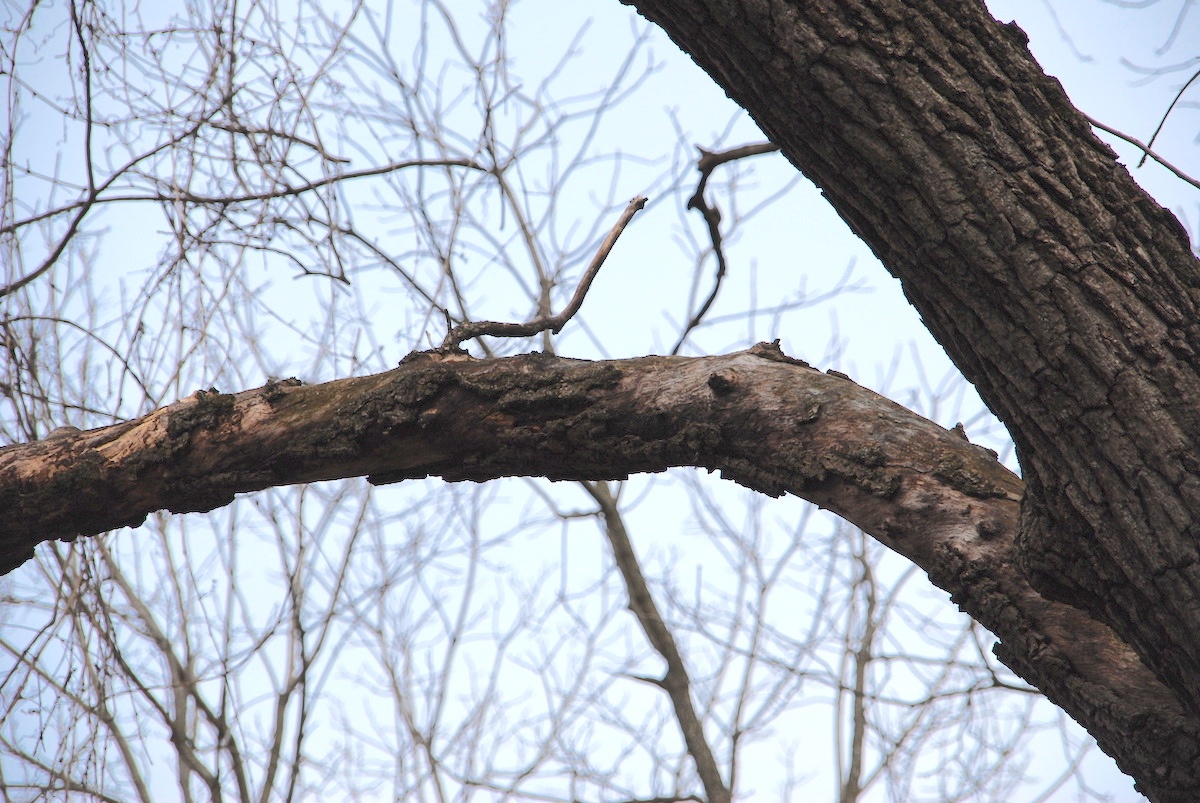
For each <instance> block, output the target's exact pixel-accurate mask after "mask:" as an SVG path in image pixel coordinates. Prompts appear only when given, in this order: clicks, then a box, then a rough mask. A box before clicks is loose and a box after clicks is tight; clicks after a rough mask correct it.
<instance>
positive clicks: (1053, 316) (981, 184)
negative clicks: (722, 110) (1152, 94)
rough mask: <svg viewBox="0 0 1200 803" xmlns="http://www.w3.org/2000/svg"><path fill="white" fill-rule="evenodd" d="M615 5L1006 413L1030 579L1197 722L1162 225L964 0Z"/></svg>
mask: <svg viewBox="0 0 1200 803" xmlns="http://www.w3.org/2000/svg"><path fill="white" fill-rule="evenodd" d="M627 2H629V4H631V5H633V6H635V7H636V8H637V10H638V11H639V12H640V13H641V14H642V15H644V16H645V17H646V18H648V19H650V20H652V21H653V22H655V23H657V24H658V25H660V26H661V27H662V28H664V29H665V30H666V32H667V33H668V34H669V35H670V36H671V37H672V38H673V39H674V40H675V42H676V43H678V44H679V45H680V47H682V48H683V49H684V50H685V51H686V52H687V53H689V54H690V55H691V56H692V58H693V59H695V61H696V62H697V63H698V64H699V65H700V66H701V67H702V68H704V70H705V71H707V72H708V73H709V75H711V76H712V77H713V78H714V79H715V80H716V81H717V82H718V83H719V84H720V85H721V86H722V87H723V88H724V89H725V90H726V91H727V92H728V93H729V94H730V96H731V97H733V98H734V99H735V100H736V101H737V102H738V103H740V104H741V105H742V106H744V107H745V108H746V109H747V110H748V111H749V112H750V114H751V115H752V116H753V117H754V119H755V120H756V121H757V122H758V124H759V125H760V126H761V127H762V129H763V130H764V131H765V132H766V133H767V134H768V136H770V138H771V139H772V140H773V141H774V142H775V143H776V144H778V145H779V146H780V148H781V149H782V151H783V153H784V154H785V155H786V156H787V157H788V158H789V159H790V160H791V161H792V163H793V164H795V165H796V167H797V168H799V169H800V170H801V171H802V172H803V173H804V174H805V175H807V176H808V177H809V178H811V179H812V180H813V181H814V182H816V183H817V184H818V185H819V186H820V187H821V188H822V189H823V190H824V192H825V195H826V196H827V197H828V198H829V200H830V202H831V203H832V204H833V205H834V207H835V208H836V209H837V210H838V212H839V213H840V214H841V215H842V217H843V218H844V219H845V220H846V221H847V222H848V223H849V224H850V226H851V227H852V228H853V229H854V230H855V231H856V232H857V233H858V234H859V235H860V236H862V238H863V239H864V240H865V241H866V242H867V243H868V244H869V245H870V246H871V248H872V249H873V250H874V251H875V253H876V254H877V255H878V256H879V257H880V259H881V260H882V261H883V263H884V264H885V265H886V266H887V268H888V269H889V270H890V271H891V272H892V273H893V274H894V275H895V276H896V277H897V278H899V279H900V281H901V283H902V285H903V287H904V290H905V293H906V294H907V296H908V298H909V299H910V300H911V301H912V303H913V304H914V305H915V306H916V307H917V309H918V310H919V311H920V313H921V315H922V317H923V318H924V320H925V323H926V325H927V326H928V327H929V329H930V330H931V331H932V333H933V334H934V336H935V337H936V338H937V339H938V341H939V342H940V343H941V344H942V345H943V346H944V347H945V348H946V349H947V351H948V352H949V354H950V356H951V357H952V359H953V360H954V361H955V363H956V364H957V365H958V366H959V367H960V368H961V369H962V371H963V372H964V373H965V374H966V375H967V377H968V378H969V379H970V380H971V381H973V382H974V383H975V384H976V386H977V387H978V388H979V391H980V393H981V395H982V396H983V398H984V400H985V401H986V402H987V403H988V405H989V406H990V407H991V408H992V410H993V411H995V413H996V414H997V415H998V416H999V417H1000V418H1001V419H1002V420H1003V421H1004V422H1005V423H1006V424H1007V425H1008V427H1009V430H1010V432H1011V434H1012V436H1013V438H1014V440H1015V441H1016V444H1017V448H1018V456H1019V457H1020V460H1021V465H1022V467H1023V469H1024V473H1025V477H1026V480H1027V482H1028V486H1027V489H1026V493H1025V497H1024V499H1023V502H1022V520H1021V529H1020V534H1019V538H1018V544H1019V553H1020V562H1021V565H1022V566H1023V567H1024V569H1025V571H1026V572H1027V573H1028V576H1029V577H1030V579H1031V580H1032V581H1033V583H1034V585H1035V586H1036V587H1037V588H1038V589H1040V590H1041V591H1042V592H1044V593H1046V594H1048V595H1051V596H1053V597H1054V598H1056V599H1059V600H1064V601H1068V602H1070V603H1071V604H1073V605H1076V606H1079V607H1081V608H1084V609H1085V610H1088V611H1090V612H1092V613H1093V614H1094V615H1095V616H1097V617H1099V618H1100V619H1102V620H1104V621H1105V622H1107V623H1109V624H1110V625H1111V626H1112V627H1113V628H1114V629H1115V630H1116V631H1117V632H1118V633H1119V634H1120V635H1121V637H1122V638H1123V639H1125V640H1126V641H1127V642H1128V643H1129V644H1131V645H1133V646H1134V648H1135V649H1136V650H1137V652H1138V654H1139V655H1140V656H1141V657H1142V659H1143V660H1144V661H1145V662H1146V663H1147V664H1148V665H1149V666H1150V667H1151V668H1152V669H1153V671H1154V672H1155V673H1156V674H1157V675H1158V676H1160V677H1161V678H1163V679H1164V680H1165V681H1166V682H1167V683H1168V684H1169V685H1170V686H1171V687H1172V688H1173V689H1174V690H1175V691H1176V693H1177V694H1178V695H1179V697H1180V699H1181V700H1182V701H1183V703H1184V705H1185V706H1186V707H1187V708H1188V709H1189V710H1190V712H1191V713H1192V715H1198V714H1200V639H1198V638H1197V637H1196V635H1195V634H1196V633H1197V632H1200V515H1198V512H1200V459H1198V458H1197V457H1196V456H1195V444H1196V443H1197V442H1200V407H1198V406H1197V404H1196V401H1195V400H1196V399H1198V398H1200V374H1198V373H1197V350H1198V349H1200V314H1198V313H1200V310H1198V309H1197V301H1198V300H1200V265H1198V263H1197V260H1196V258H1195V256H1194V255H1193V253H1192V251H1191V248H1190V246H1189V243H1188V241H1187V237H1186V234H1185V232H1184V231H1183V229H1182V227H1181V226H1180V225H1179V223H1178V221H1177V220H1176V219H1175V218H1174V217H1173V216H1172V215H1171V214H1170V213H1169V212H1167V211H1166V210H1164V209H1162V208H1161V207H1160V206H1159V205H1158V204H1157V203H1156V202H1154V201H1153V200H1152V199H1151V198H1150V197H1149V196H1148V195H1146V193H1144V192H1143V191H1142V190H1141V189H1140V188H1139V187H1138V186H1137V185H1136V184H1135V183H1134V182H1133V180H1132V179H1131V178H1130V176H1129V174H1128V172H1127V171H1126V170H1125V169H1124V168H1123V167H1122V166H1120V165H1119V164H1117V162H1116V161H1115V157H1114V154H1113V153H1112V151H1111V150H1110V149H1108V148H1107V147H1106V146H1104V145H1103V144H1102V143H1100V142H1099V141H1098V140H1097V139H1096V137H1095V136H1094V135H1093V134H1092V131H1091V128H1090V125H1089V123H1088V120H1087V118H1085V117H1084V116H1083V115H1082V114H1080V113H1079V112H1078V111H1076V110H1075V109H1074V108H1073V107H1072V106H1071V104H1070V102H1069V101H1068V100H1067V97H1066V95H1065V93H1064V92H1063V90H1062V88H1061V86H1060V85H1059V84H1058V82H1057V81H1055V80H1053V79H1051V78H1048V77H1047V76H1046V75H1045V74H1044V73H1043V72H1042V71H1041V69H1040V68H1039V67H1038V65H1037V64H1036V62H1035V61H1034V60H1033V58H1032V57H1031V56H1030V54H1029V52H1028V49H1027V47H1026V41H1027V40H1026V38H1025V36H1024V34H1023V33H1022V32H1021V30H1020V29H1019V28H1017V27H1016V26H1015V25H1001V24H1000V23H998V22H996V21H995V20H994V19H992V18H991V17H990V16H989V15H988V13H987V11H986V9H985V8H984V6H983V4H982V3H981V2H976V0H817V1H816V2H796V0H747V1H746V2H731V1H730V0H627ZM1139 777H1141V778H1142V779H1143V780H1144V781H1146V782H1149V780H1148V776H1145V775H1141V776H1139ZM1198 794H1200V793H1198Z"/></svg>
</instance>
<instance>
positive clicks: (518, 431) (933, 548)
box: [0, 344, 1200, 800]
mask: <svg viewBox="0 0 1200 803" xmlns="http://www.w3.org/2000/svg"><path fill="white" fill-rule="evenodd" d="M679 465H694V466H702V467H705V468H708V469H710V470H719V471H720V472H721V473H722V474H723V475H724V476H726V477H728V478H730V479H733V480H736V481H737V482H740V483H742V484H743V485H746V486H748V487H750V488H754V489H756V490H758V491H761V492H763V493H767V494H771V495H779V494H782V493H793V494H796V495H798V496H802V497H804V498H806V499H809V500H811V501H814V502H816V503H818V504H820V505H822V506H824V507H826V508H828V509H830V510H833V511H835V512H837V513H839V514H840V515H842V516H844V517H846V518H847V519H849V520H850V521H852V522H854V523H855V524H857V525H858V526H859V527H862V528H863V529H864V530H866V531H867V532H869V533H871V534H872V535H874V536H875V537H877V538H878V539H879V540H881V541H883V542H884V543H885V544H887V545H888V546H890V547H891V548H893V549H895V550H896V551H898V552H900V553H901V554H903V555H905V556H907V557H908V558H910V559H912V560H913V561H914V562H916V563H918V564H919V565H920V566H922V567H923V568H924V569H925V570H926V571H927V572H928V573H929V575H930V577H931V579H932V580H933V581H934V582H935V583H936V584H938V585H939V586H941V587H942V588H944V589H946V590H947V591H949V592H950V593H951V596H952V598H953V599H954V601H955V602H957V603H958V604H959V605H960V606H961V607H962V608H963V609H964V610H965V611H967V612H968V613H969V614H971V615H972V616H973V617H975V618H976V619H977V620H978V621H980V622H981V623H983V624H984V625H985V626H987V627H989V628H990V629H991V630H992V631H993V632H994V633H996V635H998V636H999V637H1000V639H1001V644H1000V645H999V647H998V649H997V652H998V654H999V655H1000V656H1001V658H1002V659H1003V660H1004V661H1005V662H1006V663H1008V664H1009V665H1010V666H1011V667H1012V668H1013V669H1014V670H1015V671H1017V672H1018V673H1019V674H1021V675H1022V676H1023V677H1024V678H1026V679H1027V680H1028V681H1030V682H1031V683H1033V684H1035V685H1037V686H1038V687H1039V688H1040V689H1041V690H1042V691H1043V692H1044V693H1045V694H1046V695H1047V696H1048V697H1049V698H1050V699H1051V700H1053V701H1055V702H1056V703H1058V704H1059V705H1061V706H1063V707H1064V708H1065V709H1067V710H1068V711H1070V712H1071V713H1072V715H1073V716H1075V717H1076V718H1077V719H1078V720H1079V721H1080V722H1081V723H1083V725H1084V726H1085V727H1087V728H1088V729H1089V730H1090V731H1091V732H1092V733H1093V734H1095V735H1096V737H1097V738H1098V739H1099V741H1100V743H1101V745H1102V746H1104V748H1105V749H1106V750H1107V751H1108V752H1110V753H1111V754H1113V755H1116V756H1118V757H1119V759H1120V760H1121V761H1122V766H1123V767H1124V768H1125V769H1126V771H1127V772H1130V773H1131V774H1133V775H1134V776H1135V777H1137V778H1139V780H1141V781H1142V783H1143V786H1145V787H1146V788H1147V789H1149V790H1150V791H1151V792H1153V793H1155V796H1157V797H1158V798H1159V799H1162V800H1169V799H1171V796H1170V794H1169V792H1170V791H1171V790H1174V791H1175V792H1179V793H1183V792H1187V793H1189V794H1191V793H1194V792H1195V790H1196V789H1197V788H1200V784H1197V782H1196V777H1195V773H1196V767H1198V766H1200V730H1198V729H1197V727H1196V723H1195V720H1194V719H1193V718H1192V717H1190V716H1189V715H1187V714H1185V712H1184V711H1183V709H1182V708H1181V706H1180V705H1179V703H1178V701H1177V699H1176V698H1175V697H1174V695H1173V694H1172V693H1171V692H1170V691H1169V690H1168V689H1167V688H1166V687H1165V686H1163V685H1162V684H1161V683H1160V682H1159V681H1157V680H1156V679H1155V678H1154V676H1153V675H1152V674H1151V673H1150V672H1149V671H1148V670H1147V669H1146V668H1145V667H1144V666H1143V665H1142V664H1141V663H1140V662H1139V661H1138V659H1137V657H1136V655H1135V654H1134V653H1133V652H1132V650H1131V649H1130V648H1129V647H1128V646H1126V645H1125V644H1123V643H1122V642H1121V641H1120V640H1119V639H1118V638H1117V637H1116V636H1115V635H1114V634H1113V633H1112V632H1111V631H1110V630H1108V628H1106V627H1105V626H1103V625H1101V624H1099V623H1098V622H1095V621H1093V620H1091V619H1090V618H1088V617H1087V616H1086V615H1085V614H1083V613H1081V612H1080V611H1078V610H1077V609H1075V608H1073V607H1070V606H1067V605H1063V604H1061V603H1055V602H1051V601H1049V600H1047V599H1045V598H1043V597H1041V596H1039V595H1038V594H1037V593H1036V592H1035V591H1034V590H1033V589H1032V588H1031V587H1030V586H1029V584H1028V583H1027V582H1026V581H1025V580H1024V579H1023V577H1022V575H1021V573H1020V572H1019V571H1018V570H1017V568H1016V565H1015V553H1014V539H1015V534H1016V529H1017V522H1018V510H1019V500H1020V498H1021V496H1022V493H1023V490H1024V488H1023V485H1022V482H1021V480H1020V479H1019V478H1018V477H1016V476H1015V475H1014V474H1012V473H1011V472H1010V471H1008V470H1007V469H1005V468H1004V467H1003V466H1001V465H1000V464H999V463H998V462H996V460H995V458H994V456H993V455H992V454H991V453H990V452H988V451H986V450H984V449H982V448H980V447H977V446H974V445H972V444H970V443H968V442H966V441H965V440H963V439H962V438H961V437H960V436H958V435H956V434H955V433H953V432H949V431H947V430H945V429H943V428H941V427H939V426H938V425H936V424H934V423H933V422H931V421H928V420H926V419H923V418H921V417H920V416H918V415H916V414H914V413H912V412H910V411H908V410H905V409H904V408H902V407H900V406H898V405H896V404H894V403H893V402H890V401H888V400H887V399H884V398H883V397H881V396H878V395H876V394H875V393H872V392H871V391H869V390H866V389H864V388H861V387H859V386H858V385H856V384H855V383H854V382H851V381H849V380H847V379H843V378H841V377H838V376H832V375H827V374H823V373H821V372H819V371H815V370H813V369H811V368H809V367H808V366H807V365H804V364H803V363H800V362H799V361H795V360H790V359H789V358H787V357H784V356H783V355H782V354H781V353H780V352H779V351H778V349H777V348H776V347H774V346H771V345H767V344H760V345H759V346H756V347H755V348H754V349H751V350H750V351H749V352H742V353H738V354H733V355H729V356H725V357H707V358H679V357H644V358H640V359H635V360H621V361H612V362H585V361H579V360H568V359H561V358H555V357H550V356H545V355H539V354H530V355H524V356H521V357H514V358H509V359H504V360H486V361H476V360H471V359H467V358H463V357H458V356H454V357H445V356H437V355H414V357H413V358H410V359H409V360H406V362H405V364H403V365H402V366H401V367H400V368H398V369H396V370H394V371H390V372H388V373H385V374H379V375H376V376H368V377H361V378H352V379H343V380H338V381H336V382H330V383H327V384H324V385H314V386H300V385H298V384H289V383H280V384H270V385H268V386H265V387H262V388H258V389H256V390H251V391H245V392H242V393H238V394H219V393H216V392H201V393H197V394H194V395H193V396H191V397H189V398H188V399H185V400H183V401H180V402H177V403H175V404H173V405H170V406H168V407H164V408H162V409H160V410H157V411H155V412H153V413H151V414H149V415H147V416H145V417H144V418H141V419H138V420H136V421H131V422H128V423H125V424H119V425H116V426H111V427H105V428H102V429H96V430H90V431H88V432H69V431H68V432H61V433H58V434H57V435H56V436H55V437H51V438H48V439H46V440H44V441H39V442H36V443H30V444H22V445H18V446H11V447H7V448H5V449H2V450H0V508H3V509H4V510H5V511H7V513H6V515H5V517H4V519H3V524H2V525H0V568H3V569H4V570H7V569H10V568H12V567H13V566H14V565H16V564H17V563H19V562H20V561H21V560H23V559H24V558H25V557H26V556H27V555H28V553H29V551H30V550H31V548H32V546H33V545H34V544H35V543H37V542H39V541H41V540H45V539H47V538H51V537H60V538H71V537H74V536H76V535H78V534H83V535H86V534H92V533H99V532H103V531H106V530H109V529H112V528H114V527H119V526H122V525H136V524H138V523H139V522H141V521H142V520H143V519H144V518H145V516H146V515H147V514H148V513H149V512H151V511H154V510H159V509H166V510H170V511H174V512H185V511H195V510H207V509H211V508H213V507H216V506H219V505H222V504H225V503H227V502H229V501H230V500H231V499H232V498H233V495H234V494H236V493H243V492H247V491H254V490H258V489H261V488H265V487H268V486H272V485H281V484H287V483H296V482H310V481H315V480H322V479H329V478H334V477H346V476H355V475H362V474H366V475H369V479H370V480H371V481H372V482H376V483H383V482H394V481H398V480H402V479H408V478H414V477H425V476H428V475H438V476H442V477H445V478H446V479H448V480H474V481H484V480H489V479H493V478H496V477H502V476H510V475H526V476H544V477H550V478H552V479H614V478H618V477H624V476H627V475H628V474H630V473H632V472H637V471H661V470H663V469H665V468H667V467H669V466H679ZM1148 779H1152V780H1153V781H1154V783H1153V784H1150V783H1149V780H1148ZM1179 799H1186V798H1183V797H1181V798H1179Z"/></svg>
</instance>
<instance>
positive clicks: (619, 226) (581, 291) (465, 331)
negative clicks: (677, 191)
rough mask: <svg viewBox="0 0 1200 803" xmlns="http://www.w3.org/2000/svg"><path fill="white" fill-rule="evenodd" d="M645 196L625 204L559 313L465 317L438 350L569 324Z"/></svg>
mask: <svg viewBox="0 0 1200 803" xmlns="http://www.w3.org/2000/svg"><path fill="white" fill-rule="evenodd" d="M646 200H647V199H646V197H645V196H643V195H639V196H638V197H636V198H634V199H633V200H632V201H630V202H629V206H627V207H625V211H624V212H622V213H621V217H620V218H619V219H618V220H617V222H616V224H615V225H614V226H613V227H612V230H611V231H610V232H609V233H608V236H607V237H605V238H604V242H602V243H601V244H600V249H599V250H598V251H597V252H596V256H594V257H592V263H591V264H590V265H588V267H587V270H586V271H585V272H584V274H583V278H582V279H580V280H579V286H578V287H577V288H575V295H574V296H572V297H571V301H570V303H569V304H567V306H566V307H565V308H563V311H562V312H560V313H558V314H557V315H540V316H538V317H537V318H534V319H533V320H531V321H528V322H526V323H503V322H498V321H466V322H464V323H460V324H459V325H458V326H456V327H454V328H453V329H451V330H450V331H449V332H447V333H446V338H445V340H443V341H442V344H441V345H440V346H438V351H452V350H454V349H456V348H458V346H459V344H460V343H463V342H464V341H467V340H471V339H472V338H476V337H480V336H481V335H494V336H496V337H530V336H531V335H536V334H538V333H539V332H545V331H547V330H548V331H550V332H553V333H554V334H558V333H559V332H560V331H562V328H563V327H564V326H566V324H567V321H569V320H571V318H573V317H574V316H575V313H577V312H579V308H580V307H582V306H583V299H584V297H585V296H586V295H587V292H588V289H589V288H591V286H592V281H593V280H594V279H595V278H596V274H597V273H599V272H600V266H601V265H603V264H604V260H605V259H606V258H607V257H608V253H609V251H612V249H613V246H614V245H616V243H617V238H618V237H620V236H621V232H623V231H625V227H626V226H628V225H629V221H630V220H632V219H633V216H634V215H636V214H637V213H638V212H639V211H641V209H642V207H644V206H645V205H646Z"/></svg>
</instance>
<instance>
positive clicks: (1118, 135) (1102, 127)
mask: <svg viewBox="0 0 1200 803" xmlns="http://www.w3.org/2000/svg"><path fill="white" fill-rule="evenodd" d="M1080 114H1083V112H1080ZM1083 117H1084V119H1085V120H1087V121H1088V122H1089V123H1091V124H1092V125H1093V126H1095V127H1096V128H1099V129H1100V130H1101V131H1106V132H1108V133H1109V134H1112V135H1113V136H1114V137H1116V138H1117V139H1123V140H1125V141H1126V142H1128V143H1129V144H1130V145H1132V146H1133V147H1135V148H1138V149H1140V150H1141V152H1142V153H1144V154H1146V156H1149V157H1150V158H1151V159H1153V160H1154V161H1156V162H1158V163H1159V164H1160V165H1162V166H1163V167H1165V168H1167V169H1168V170H1170V171H1171V172H1172V173H1174V174H1175V175H1176V176H1177V177H1178V178H1180V179H1182V180H1184V181H1186V182H1187V183H1188V184H1191V185H1192V186H1193V187H1195V188H1196V189H1200V181H1197V180H1196V179H1194V178H1192V177H1191V176H1189V175H1188V174H1187V173H1185V172H1183V171H1182V170H1180V169H1179V168H1178V167H1176V166H1175V165H1173V164H1171V163H1170V162H1168V161H1167V160H1166V159H1164V158H1163V157H1161V156H1159V155H1158V154H1157V153H1155V152H1154V151H1152V150H1151V149H1150V146H1149V145H1143V144H1142V143H1141V142H1139V141H1138V140H1136V139H1134V138H1133V137H1131V136H1129V135H1128V134H1124V133H1122V132H1120V131H1118V130H1117V129H1115V128H1109V127H1108V126H1106V125H1105V124H1104V123H1102V122H1100V121H1099V120H1097V119H1096V118H1095V117H1092V116H1090V115H1087V114H1083Z"/></svg>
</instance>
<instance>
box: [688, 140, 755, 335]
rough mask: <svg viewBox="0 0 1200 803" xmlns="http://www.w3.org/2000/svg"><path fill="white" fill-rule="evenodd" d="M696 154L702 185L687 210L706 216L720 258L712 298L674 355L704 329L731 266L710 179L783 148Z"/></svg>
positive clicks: (690, 322) (742, 148) (695, 317)
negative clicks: (729, 165) (708, 195)
mask: <svg viewBox="0 0 1200 803" xmlns="http://www.w3.org/2000/svg"><path fill="white" fill-rule="evenodd" d="M696 150H698V151H700V158H699V159H697V160H696V169H697V170H699V171H700V181H699V182H698V183H697V184H696V191H695V192H694V193H692V197H691V198H688V202H687V208H688V209H696V210H698V211H699V212H700V214H701V215H703V216H704V222H705V223H706V224H707V225H708V237H709V239H710V240H711V241H712V249H713V256H715V257H716V258H717V275H716V276H715V277H713V287H712V291H711V292H709V294H708V298H706V299H705V300H704V303H703V304H701V305H700V309H699V310H697V311H696V313H695V314H694V315H692V317H691V319H690V320H688V322H687V326H685V327H684V328H683V331H682V332H680V334H679V339H678V340H677V341H675V346H674V348H672V349H671V354H672V355H675V354H678V353H679V349H681V348H683V344H684V341H686V340H687V338H688V335H690V334H691V333H692V330H693V329H695V328H696V327H697V326H699V325H700V322H701V321H702V320H704V316H705V315H707V314H708V311H709V309H711V308H712V305H713V302H714V301H716V300H717V293H719V292H720V291H721V281H722V280H723V279H724V278H725V270H726V267H727V263H726V262H725V246H724V243H723V240H724V238H723V237H722V236H721V210H719V209H718V208H717V207H715V206H713V205H711V204H709V202H708V201H707V200H706V199H705V198H704V190H705V189H707V188H708V178H709V176H711V175H712V172H713V171H714V170H716V169H717V168H718V167H720V166H721V165H723V164H725V163H726V162H733V161H736V160H738V159H745V158H747V157H749V156H758V155H760V154H764V153H774V152H775V151H777V150H779V146H778V145H776V144H775V143H773V142H756V143H753V144H751V145H741V146H739V147H737V148H730V149H729V150H727V151H720V152H713V151H708V150H705V149H704V148H701V147H700V146H699V145H697V146H696Z"/></svg>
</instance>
